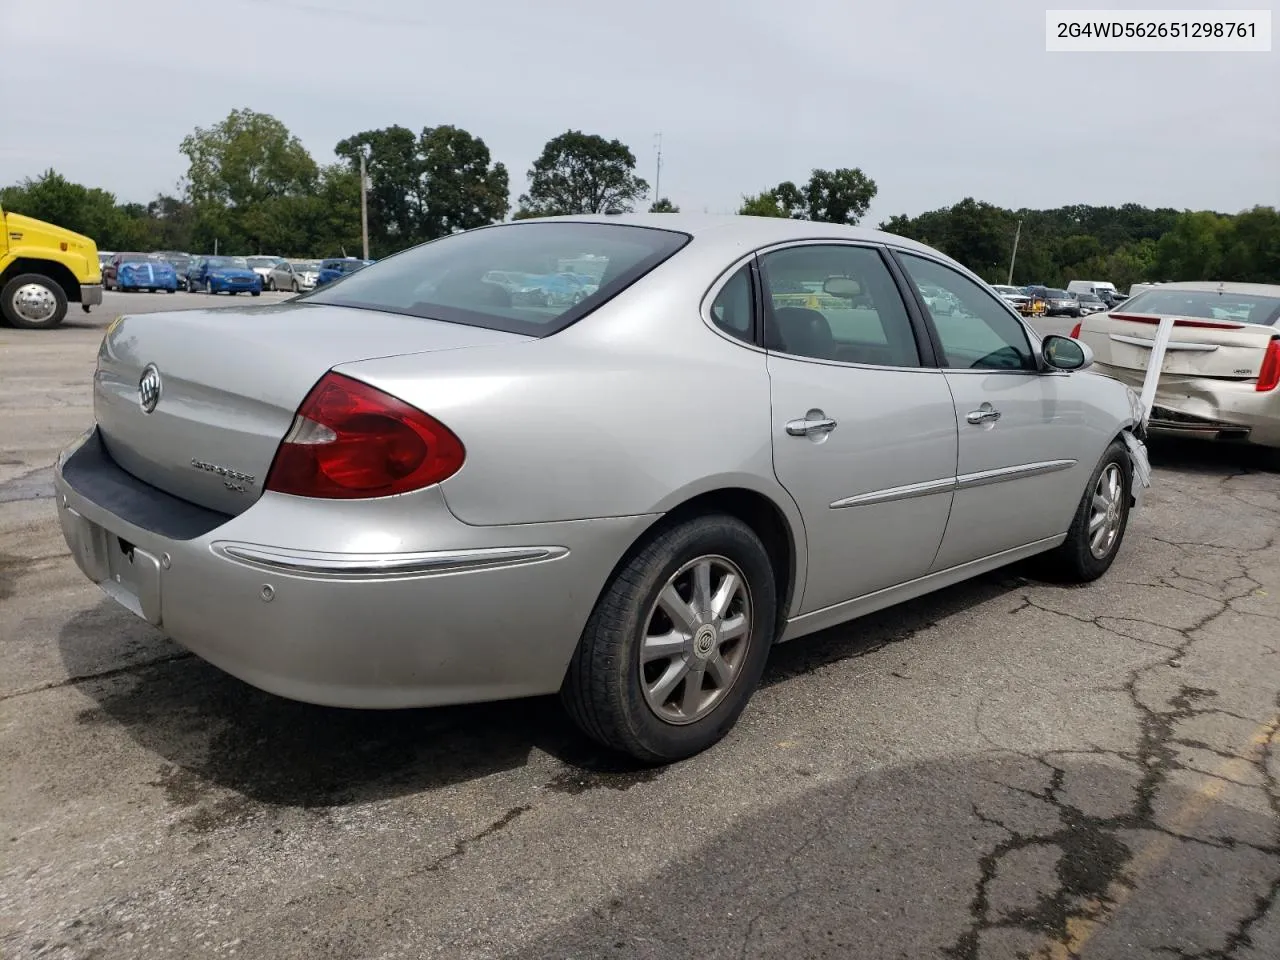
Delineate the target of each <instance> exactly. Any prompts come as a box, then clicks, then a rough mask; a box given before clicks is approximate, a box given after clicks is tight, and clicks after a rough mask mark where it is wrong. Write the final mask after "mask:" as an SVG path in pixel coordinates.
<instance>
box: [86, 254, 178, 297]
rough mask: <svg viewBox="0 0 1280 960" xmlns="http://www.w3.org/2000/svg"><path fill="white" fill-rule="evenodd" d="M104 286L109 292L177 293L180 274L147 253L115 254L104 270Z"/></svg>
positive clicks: (171, 265)
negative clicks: (144, 291) (146, 291)
mask: <svg viewBox="0 0 1280 960" xmlns="http://www.w3.org/2000/svg"><path fill="white" fill-rule="evenodd" d="M102 286H103V288H104V289H107V290H120V291H128V290H150V291H151V292H152V293H155V292H156V291H157V290H163V291H165V292H166V293H176V292H177V290H178V273H177V271H176V270H174V269H173V264H171V263H166V262H165V261H164V260H157V259H155V258H153V257H150V256H148V255H147V254H145V253H115V254H112V255H111V259H110V260H109V261H108V262H107V265H106V267H104V268H103V270H102Z"/></svg>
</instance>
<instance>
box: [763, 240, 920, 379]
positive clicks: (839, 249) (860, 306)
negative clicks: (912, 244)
mask: <svg viewBox="0 0 1280 960" xmlns="http://www.w3.org/2000/svg"><path fill="white" fill-rule="evenodd" d="M760 268H761V274H762V279H763V282H764V290H765V298H764V299H765V346H766V347H767V348H769V349H770V350H775V351H778V352H780V353H789V354H792V355H794V356H798V357H811V358H813V359H815V360H836V361H839V362H842V363H864V364H875V365H877V366H887V367H918V366H920V353H919V350H918V349H917V347H916V340H915V335H914V334H913V333H912V330H911V321H910V319H909V318H908V316H907V310H906V306H905V305H904V304H903V302H902V297H901V295H900V294H899V293H898V287H897V285H896V284H895V283H894V282H893V277H892V275H890V273H889V269H888V267H886V266H885V263H884V261H883V260H882V259H881V257H880V253H879V252H878V251H877V250H876V249H875V248H873V247H857V246H851V245H844V244H840V245H838V244H806V245H802V246H796V247H788V248H786V249H783V250H776V251H774V252H772V253H766V254H764V255H763V256H761V257H760Z"/></svg>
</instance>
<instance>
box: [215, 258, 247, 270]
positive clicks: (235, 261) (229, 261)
mask: <svg viewBox="0 0 1280 960" xmlns="http://www.w3.org/2000/svg"><path fill="white" fill-rule="evenodd" d="M207 262H208V264H209V266H210V267H223V268H230V267H239V268H240V269H242V270H244V269H247V268H248V266H249V264H248V263H247V262H246V261H245V259H244V257H210V258H209V259H208V261H207Z"/></svg>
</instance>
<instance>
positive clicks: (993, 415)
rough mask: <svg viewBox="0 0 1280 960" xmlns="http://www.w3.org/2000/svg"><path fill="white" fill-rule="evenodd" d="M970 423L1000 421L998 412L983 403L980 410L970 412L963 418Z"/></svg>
mask: <svg viewBox="0 0 1280 960" xmlns="http://www.w3.org/2000/svg"><path fill="white" fill-rule="evenodd" d="M965 419H966V420H968V421H969V422H970V423H973V424H978V423H995V422H996V421H997V420H999V419H1000V411H999V410H997V409H996V408H995V407H993V406H991V405H990V404H988V403H984V404H983V405H982V407H981V409H978V410H970V411H969V415H968V416H967V417H965Z"/></svg>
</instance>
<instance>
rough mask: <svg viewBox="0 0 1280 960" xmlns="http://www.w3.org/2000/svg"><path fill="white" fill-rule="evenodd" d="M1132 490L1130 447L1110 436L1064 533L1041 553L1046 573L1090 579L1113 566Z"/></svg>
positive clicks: (1055, 577)
mask: <svg viewBox="0 0 1280 960" xmlns="http://www.w3.org/2000/svg"><path fill="white" fill-rule="evenodd" d="M1132 490H1133V462H1132V461H1131V460H1130V459H1129V451H1128V449H1127V448H1126V447H1125V445H1124V444H1123V443H1121V442H1120V441H1119V440H1113V441H1112V442H1111V446H1109V447H1107V450H1106V452H1105V453H1104V454H1103V455H1102V459H1101V460H1100V461H1099V462H1098V466H1097V467H1095V468H1094V471H1093V474H1092V475H1091V476H1090V477H1089V483H1088V485H1087V486H1086V487H1085V490H1084V495H1083V496H1082V497H1081V498H1080V503H1079V505H1078V506H1077V507H1076V513H1075V517H1074V518H1073V519H1072V521H1071V528H1070V529H1069V530H1068V531H1067V539H1066V540H1065V541H1063V543H1062V544H1061V545H1060V546H1059V547H1057V549H1055V550H1052V551H1050V552H1049V553H1047V554H1045V556H1044V561H1043V563H1044V567H1045V572H1046V575H1047V576H1048V577H1049V578H1050V579H1053V580H1058V581H1062V582H1067V583H1090V582H1092V581H1094V580H1097V579H1098V578H1099V577H1100V576H1102V575H1103V574H1104V573H1106V572H1107V571H1108V570H1109V569H1111V564H1112V563H1113V562H1115V559H1116V554H1118V553H1119V552H1120V544H1121V543H1123V542H1124V535H1125V531H1126V530H1127V529H1128V527H1129V507H1130V503H1131V494H1132Z"/></svg>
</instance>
